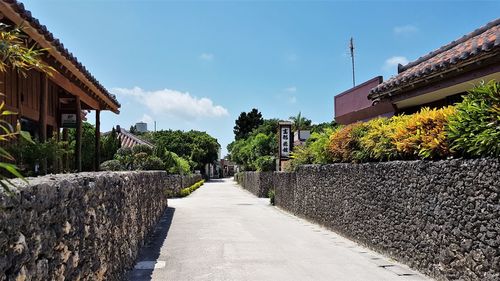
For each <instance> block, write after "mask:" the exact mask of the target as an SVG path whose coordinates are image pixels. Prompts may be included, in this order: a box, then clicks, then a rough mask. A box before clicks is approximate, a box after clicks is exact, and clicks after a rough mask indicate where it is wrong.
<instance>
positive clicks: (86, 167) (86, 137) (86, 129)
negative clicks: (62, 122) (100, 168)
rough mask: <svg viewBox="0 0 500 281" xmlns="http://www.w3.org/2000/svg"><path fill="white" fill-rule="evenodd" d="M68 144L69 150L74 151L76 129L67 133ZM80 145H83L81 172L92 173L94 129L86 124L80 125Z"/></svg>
mask: <svg viewBox="0 0 500 281" xmlns="http://www.w3.org/2000/svg"><path fill="white" fill-rule="evenodd" d="M69 143H70V147H71V150H72V151H75V146H76V129H71V130H70V131H69ZM82 144H84V145H82V171H92V170H93V169H94V155H95V145H94V144H95V127H94V125H92V124H90V123H88V122H83V123H82ZM73 162H74V161H71V162H70V163H73Z"/></svg>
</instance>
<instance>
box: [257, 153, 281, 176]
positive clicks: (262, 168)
mask: <svg viewBox="0 0 500 281" xmlns="http://www.w3.org/2000/svg"><path fill="white" fill-rule="evenodd" d="M255 167H256V168H257V171H259V172H269V171H274V170H276V158H275V157H274V156H268V155H266V156H260V157H258V158H257V159H256V160H255Z"/></svg>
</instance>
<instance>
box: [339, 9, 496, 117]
mask: <svg viewBox="0 0 500 281" xmlns="http://www.w3.org/2000/svg"><path fill="white" fill-rule="evenodd" d="M490 80H496V81H500V19H496V20H495V21H493V22H490V23H488V24H487V25H485V26H483V27H481V28H479V29H477V30H475V31H473V32H471V33H469V34H467V35H465V36H463V37H461V38H459V39H457V40H455V41H453V42H451V43H449V44H447V45H444V46H442V47H441V48H439V49H437V50H435V51H433V52H430V53H429V54H427V55H425V56H422V57H421V58H419V59H417V60H415V61H413V62H410V63H408V64H407V65H405V66H403V65H399V66H398V74H397V75H396V76H394V77H391V78H390V79H388V80H387V81H385V82H383V81H382V77H381V76H379V77H375V78H373V79H371V80H369V81H366V82H365V83H363V84H361V85H358V86H356V87H354V88H352V89H349V90H347V91H345V92H343V93H341V94H339V95H337V96H335V121H336V122H337V123H340V124H349V123H353V122H356V121H364V120H369V119H371V118H374V117H377V116H392V115H394V114H402V113H405V114H411V113H414V112H416V111H418V110H420V109H421V108H422V107H424V106H427V107H431V108H439V107H443V106H447V105H452V104H454V103H456V102H459V101H461V100H462V96H463V95H464V94H465V93H466V92H467V91H468V90H470V89H471V88H472V87H473V85H474V84H478V83H479V82H481V81H486V82H487V81H490Z"/></svg>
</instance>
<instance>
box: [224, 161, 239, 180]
mask: <svg viewBox="0 0 500 281" xmlns="http://www.w3.org/2000/svg"><path fill="white" fill-rule="evenodd" d="M220 167H221V170H222V175H221V177H223V178H227V177H232V176H234V174H235V173H236V172H237V169H238V167H237V165H236V163H233V162H231V161H229V160H227V159H221V160H220Z"/></svg>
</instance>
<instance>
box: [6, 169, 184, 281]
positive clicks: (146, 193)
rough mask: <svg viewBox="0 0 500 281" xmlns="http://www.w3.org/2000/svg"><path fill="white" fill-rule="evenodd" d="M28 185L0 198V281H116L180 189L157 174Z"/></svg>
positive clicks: (52, 178) (71, 177) (83, 176)
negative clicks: (170, 191)
mask: <svg viewBox="0 0 500 281" xmlns="http://www.w3.org/2000/svg"><path fill="white" fill-rule="evenodd" d="M29 181H30V184H29V186H26V185H19V186H20V187H19V188H18V191H17V192H16V193H15V194H14V195H10V196H9V195H6V194H5V193H3V192H0V280H64V279H66V280H121V279H122V278H123V276H124V275H123V274H124V272H125V271H126V270H127V269H129V268H130V267H132V266H133V264H134V261H135V259H136V256H137V253H138V250H139V248H140V247H141V245H142V243H143V241H144V238H145V236H146V235H147V234H148V232H149V231H150V230H152V228H153V227H154V226H155V224H156V223H157V221H158V219H159V218H160V216H161V215H162V213H163V212H164V210H165V208H166V207H167V197H166V195H165V192H166V190H168V189H169V188H172V186H174V185H175V184H176V183H178V182H179V181H178V180H177V178H176V177H175V176H170V175H167V174H166V173H165V172H161V171H154V172H153V171H151V172H147V171H144V172H100V173H80V174H67V175H49V176H45V177H40V178H33V179H30V180H29Z"/></svg>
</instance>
